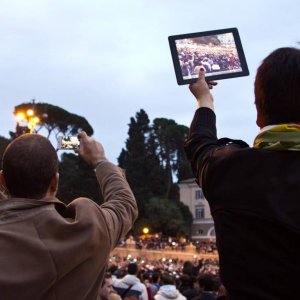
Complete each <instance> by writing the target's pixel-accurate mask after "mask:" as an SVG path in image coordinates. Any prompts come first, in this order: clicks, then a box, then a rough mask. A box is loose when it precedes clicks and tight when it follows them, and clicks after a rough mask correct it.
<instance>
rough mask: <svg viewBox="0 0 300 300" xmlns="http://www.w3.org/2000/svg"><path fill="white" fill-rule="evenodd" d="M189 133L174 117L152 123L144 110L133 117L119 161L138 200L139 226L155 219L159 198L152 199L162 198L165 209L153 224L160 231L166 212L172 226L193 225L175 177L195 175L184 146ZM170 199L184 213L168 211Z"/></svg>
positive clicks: (161, 203)
mask: <svg viewBox="0 0 300 300" xmlns="http://www.w3.org/2000/svg"><path fill="white" fill-rule="evenodd" d="M187 134H188V128H187V127H186V126H183V125H178V124H177V123H176V122H175V121H174V120H169V119H165V118H158V119H155V120H154V121H153V125H151V124H150V121H149V118H148V115H147V114H146V112H145V111H144V110H140V112H138V113H137V114H136V116H135V118H131V119H130V124H129V131H128V139H127V140H126V148H125V149H124V148H123V149H122V151H121V154H120V156H119V158H118V161H119V165H120V166H121V167H122V168H124V169H125V170H126V177H127V179H128V182H129V184H130V186H131V188H132V190H133V192H134V194H135V197H136V199H137V202H138V206H139V219H138V222H137V223H136V227H139V226H140V227H141V226H144V225H149V224H150V223H151V224H152V223H153V220H152V218H153V214H152V212H153V209H154V208H155V209H156V208H157V207H158V205H156V204H157V203H158V202H159V201H158V200H152V199H160V210H161V211H160V212H159V213H157V215H156V216H155V222H156V225H155V224H153V226H154V227H153V228H154V229H155V230H158V229H157V228H160V230H159V231H163V230H161V228H162V227H165V226H167V225H166V224H165V223H166V222H165V217H164V215H165V214H166V215H167V216H168V217H169V220H168V222H169V223H170V225H169V227H172V226H173V225H172V224H176V226H177V225H178V226H177V227H176V226H175V225H174V226H173V227H174V228H175V227H176V230H177V229H178V227H180V226H181V227H182V228H185V229H184V231H187V228H190V225H191V222H192V215H191V213H190V212H189V209H188V208H187V207H186V206H185V205H184V204H182V203H181V202H180V201H179V192H178V186H177V184H174V183H173V177H174V178H175V177H177V178H178V179H180V180H183V179H187V178H190V177H192V171H191V168H190V166H189V163H188V161H187V159H186V156H185V152H184V149H183V143H184V140H185V139H186V137H187ZM161 199H165V200H161ZM166 199H168V200H166ZM166 201H167V202H168V204H167V207H168V208H172V211H173V209H175V210H176V209H177V210H179V212H180V214H179V215H178V214H177V213H174V214H169V213H167V212H165V209H164V208H163V206H164V205H165V202H166ZM150 202H151V203H150ZM152 202H153V203H152ZM153 205H154V207H153ZM177 210H176V212H177ZM150 212H151V214H150ZM162 212H163V213H162ZM182 214H183V215H184V217H182ZM174 219H176V220H174ZM169 227H168V228H169ZM173 227H172V228H173ZM169 229H170V228H169ZM169 229H168V230H167V231H168V232H169V233H170V232H171V231H172V230H173V229H170V230H169ZM173 232H174V231H173Z"/></svg>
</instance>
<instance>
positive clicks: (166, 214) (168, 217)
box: [145, 197, 189, 236]
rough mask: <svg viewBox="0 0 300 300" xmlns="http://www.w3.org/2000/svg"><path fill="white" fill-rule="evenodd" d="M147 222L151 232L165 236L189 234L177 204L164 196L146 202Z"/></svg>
mask: <svg viewBox="0 0 300 300" xmlns="http://www.w3.org/2000/svg"><path fill="white" fill-rule="evenodd" d="M145 209H146V215H147V216H148V218H147V224H148V226H149V227H150V228H151V229H152V231H153V232H161V233H162V234H163V235H166V236H178V235H182V234H183V235H187V234H189V228H187V227H186V226H185V222H184V219H183V215H182V213H181V211H180V209H179V207H178V206H177V205H175V203H173V202H171V201H170V200H168V199H166V198H158V197H157V198H151V199H150V200H149V201H148V203H147V204H146V207H145Z"/></svg>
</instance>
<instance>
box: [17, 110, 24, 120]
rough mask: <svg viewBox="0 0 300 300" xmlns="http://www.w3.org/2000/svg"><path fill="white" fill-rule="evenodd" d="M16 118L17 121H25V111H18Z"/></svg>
mask: <svg viewBox="0 0 300 300" xmlns="http://www.w3.org/2000/svg"><path fill="white" fill-rule="evenodd" d="M16 119H17V121H18V122H22V121H24V120H25V115H24V114H23V113H21V112H20V113H18V114H17V115H16Z"/></svg>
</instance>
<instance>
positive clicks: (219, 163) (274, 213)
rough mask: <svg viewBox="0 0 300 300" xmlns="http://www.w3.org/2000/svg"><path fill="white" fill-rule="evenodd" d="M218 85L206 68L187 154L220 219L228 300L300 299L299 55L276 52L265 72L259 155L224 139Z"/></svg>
mask: <svg viewBox="0 0 300 300" xmlns="http://www.w3.org/2000/svg"><path fill="white" fill-rule="evenodd" d="M213 85H215V83H214V82H208V83H206V81H205V71H204V70H203V69H202V70H201V71H200V73H199V80H198V81H197V82H196V83H195V84H192V85H190V90H191V92H192V93H193V95H194V96H195V97H196V99H197V102H198V106H199V109H198V110H197V111H196V113H195V116H194V119H193V121H192V124H191V128H190V134H189V137H188V139H187V141H186V143H185V149H186V153H187V156H188V158H189V160H190V162H191V165H192V168H193V171H194V174H195V176H196V178H197V183H198V184H199V185H200V186H201V187H202V189H203V192H204V195H205V197H206V199H207V200H208V202H209V205H210V209H211V213H212V216H213V218H214V222H215V230H216V238H217V246H218V251H219V257H220V274H221V279H222V281H223V284H224V285H225V287H226V289H227V291H228V296H227V297H228V299H238V300H253V299H255V300H271V299H272V300H276V299H278V300H279V299H280V300H282V299H295V298H297V297H298V298H299V291H298V285H299V283H298V281H299V280H298V278H299V273H300V256H299V249H300V201H299V200H300V198H299V195H300V153H299V150H300V125H299V124H300V50H299V49H295V48H280V49H277V50H275V51H274V52H273V53H271V54H270V55H269V56H268V57H266V58H265V60H264V61H263V63H262V64H261V66H260V67H259V68H258V71H257V75H256V79H255V105H256V109H257V125H258V126H259V127H260V128H261V131H260V133H259V134H258V136H257V137H256V138H255V141H254V147H253V148H251V147H249V146H248V145H247V144H246V143H245V142H243V141H241V140H232V139H228V138H225V139H218V138H217V133H216V125H215V124H216V116H215V113H214V101H213V100H214V99H213V96H212V94H211V93H210V90H209V88H212V87H213ZM297 295H298V296H297Z"/></svg>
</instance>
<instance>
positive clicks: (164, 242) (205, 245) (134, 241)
mask: <svg viewBox="0 0 300 300" xmlns="http://www.w3.org/2000/svg"><path fill="white" fill-rule="evenodd" d="M129 245H132V246H133V247H134V248H136V249H147V250H174V251H185V250H186V249H187V247H188V246H190V245H192V246H194V248H195V251H196V252H197V253H202V254H217V245H216V242H215V241H214V240H211V241H207V240H203V241H199V240H197V241H190V240H188V239H186V238H180V237H163V236H161V235H159V234H156V235H149V236H136V237H134V236H132V235H130V236H128V237H127V238H125V239H123V240H121V241H120V243H119V245H118V246H119V247H126V246H129Z"/></svg>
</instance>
